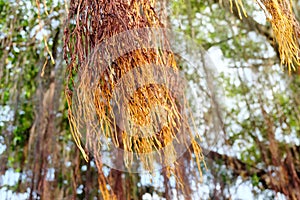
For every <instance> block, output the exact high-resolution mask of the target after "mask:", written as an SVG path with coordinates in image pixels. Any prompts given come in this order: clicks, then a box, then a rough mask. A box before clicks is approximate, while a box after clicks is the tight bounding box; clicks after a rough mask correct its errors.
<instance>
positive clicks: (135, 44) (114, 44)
mask: <svg viewBox="0 0 300 200" xmlns="http://www.w3.org/2000/svg"><path fill="white" fill-rule="evenodd" d="M156 8H157V7H156V2H155V1H146V0H142V1H137V0H133V1H106V0H104V1H91V0H83V1H76V0H74V1H71V2H70V9H69V17H68V26H67V28H66V29H65V47H64V49H65V59H66V61H67V64H68V67H67V77H66V78H67V86H66V89H65V93H66V96H67V102H68V106H69V121H70V125H71V130H72V133H73V137H74V139H75V141H76V144H77V146H78V147H79V149H80V150H81V152H82V154H83V156H84V158H85V159H86V160H88V159H94V160H95V162H96V166H97V169H98V175H99V176H98V182H99V188H100V191H101V194H102V196H103V198H104V199H126V198H127V199H130V198H132V197H130V196H133V195H134V194H129V196H128V195H127V196H126V194H125V191H124V188H123V186H122V184H123V181H122V180H123V176H122V173H123V172H122V171H127V172H133V173H135V172H148V173H150V174H153V173H154V171H155V169H157V165H159V170H161V173H162V174H163V177H164V185H165V186H164V187H165V195H164V196H166V197H167V198H169V196H171V195H170V191H169V190H168V188H170V186H169V184H170V183H169V181H168V178H169V177H170V176H173V177H175V179H176V181H175V183H176V188H177V190H178V192H180V193H182V194H184V195H187V196H189V195H190V193H191V192H190V191H189V189H188V187H186V186H184V185H183V183H184V182H185V179H186V173H187V172H186V170H185V169H184V165H183V164H181V163H180V162H185V160H187V159H188V160H191V159H192V160H194V161H195V163H196V166H198V170H199V172H200V174H199V175H197V176H198V177H199V178H198V180H201V167H202V166H201V165H203V164H204V162H203V154H202V149H201V147H200V145H199V143H198V142H197V141H200V140H201V137H200V136H199V134H197V133H195V131H194V130H193V126H190V124H192V123H191V122H192V121H193V119H192V116H190V114H189V108H188V103H187V99H186V97H185V95H184V88H183V85H184V80H182V79H181V78H180V76H179V66H178V64H177V60H176V55H175V53H174V52H173V51H172V48H171V45H170V44H169V43H170V42H169V40H168V36H167V35H168V33H167V32H168V31H167V29H165V25H164V24H163V23H162V21H167V20H165V18H164V19H163V17H162V16H163V15H160V14H158V13H157V11H156ZM160 13H161V12H160ZM106 154H107V155H106ZM192 155H193V156H192ZM180 157H183V159H180ZM177 158H179V160H178V159H177ZM107 160H108V161H107ZM107 162H109V163H107ZM104 164H108V165H109V166H111V167H113V168H111V169H110V174H109V175H105V172H104V171H103V165H104ZM203 166H204V165H203ZM119 170H121V171H119ZM130 176H136V174H134V175H130ZM126 190H130V185H127V186H126Z"/></svg>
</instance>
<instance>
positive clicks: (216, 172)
mask: <svg viewBox="0 0 300 200" xmlns="http://www.w3.org/2000/svg"><path fill="white" fill-rule="evenodd" d="M243 3H244V7H245V10H246V11H247V15H248V17H243V18H242V19H241V18H240V16H239V14H238V12H237V11H236V9H235V6H234V7H233V13H231V9H230V3H229V2H227V1H222V2H219V1H213V0H207V1H198V0H184V1H183V0H181V1H177V0H176V1H175V0H174V1H159V5H160V8H161V7H163V6H164V7H165V10H164V11H165V13H164V16H167V19H166V20H167V21H169V22H170V25H169V27H170V28H171V29H173V30H175V31H180V32H184V33H185V34H186V35H189V36H190V37H192V38H193V39H194V40H195V41H197V42H198V45H201V46H202V47H203V48H204V49H205V50H206V51H208V53H209V54H210V55H211V58H212V59H213V61H214V63H215V65H216V68H217V69H218V75H219V78H218V80H219V81H220V84H221V85H222V87H224V88H225V89H224V90H225V96H224V97H223V98H222V107H223V109H224V110H225V111H224V117H223V122H224V128H223V131H222V132H221V133H219V135H220V136H219V138H218V142H217V143H216V144H214V145H213V146H208V147H205V142H206V139H205V137H204V142H203V143H204V146H203V148H207V150H208V151H207V152H209V153H207V154H206V157H205V160H206V164H207V166H208V169H203V172H204V174H203V183H200V181H199V176H200V175H199V172H198V171H197V170H195V168H196V166H195V163H194V162H188V161H186V162H185V167H183V169H184V174H185V180H183V182H184V187H183V188H184V189H183V190H182V189H180V188H176V187H175V184H174V181H176V180H175V178H174V177H170V178H169V179H166V177H165V176H163V175H161V174H160V173H159V172H158V173H157V175H156V178H153V179H152V178H151V176H150V175H137V174H128V173H122V176H121V177H122V185H121V186H122V187H123V190H124V194H123V199H142V198H144V199H147V198H148V199H149V196H150V195H152V196H153V198H165V199H173V198H174V199H176V198H178V199H181V198H183V199H200V198H201V199H274V198H275V197H278V198H282V199H299V198H300V197H299V196H300V194H299V191H300V180H299V178H300V101H299V98H298V96H299V95H298V93H299V89H300V77H299V75H297V74H299V68H298V71H297V70H296V71H293V72H292V73H291V75H288V74H287V72H284V71H282V70H281V68H280V57H279V56H280V52H279V48H278V44H277V43H276V40H275V36H274V34H273V32H272V29H271V27H272V25H271V24H270V22H268V21H267V20H266V18H265V15H264V12H263V11H262V10H261V9H260V6H259V5H258V4H256V3H254V2H253V1H244V2H243ZM299 3H300V2H299V1H293V4H294V6H293V9H294V13H295V16H296V18H297V19H298V18H299V12H300V6H299ZM160 8H157V9H158V10H159V9H160ZM67 13H68V3H67V2H64V1H59V0H58V1H43V2H39V1H38V0H37V1H26V0H23V1H22V0H19V1H4V0H0V15H1V18H0V21H1V23H0V42H1V46H0V60H1V61H0V66H1V67H0V102H1V103H0V131H1V132H0V155H1V157H0V163H1V165H0V173H1V175H0V197H1V199H102V196H101V192H100V191H99V187H98V182H97V169H96V166H95V162H94V160H90V161H89V162H86V161H85V160H84V159H83V158H82V156H81V154H80V152H79V150H78V148H77V147H76V145H75V144H74V142H73V139H72V136H71V133H70V129H69V123H68V120H67V115H68V113H67V104H66V100H65V97H64V94H63V88H64V84H65V82H64V80H65V70H66V65H65V62H64V61H63V57H62V55H63V30H64V27H65V19H66V17H67ZM158 13H160V12H159V11H158ZM162 17H163V16H162ZM163 19H164V18H163ZM189 81H191V82H193V83H195V84H197V83H198V82H199V80H197V76H190V77H189ZM208 118H209V117H208ZM103 168H105V170H104V172H108V173H107V174H104V175H105V176H106V177H108V176H111V177H108V178H111V179H114V177H113V176H114V175H113V173H109V172H110V169H109V168H108V167H106V166H103ZM180 191H183V192H180Z"/></svg>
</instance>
